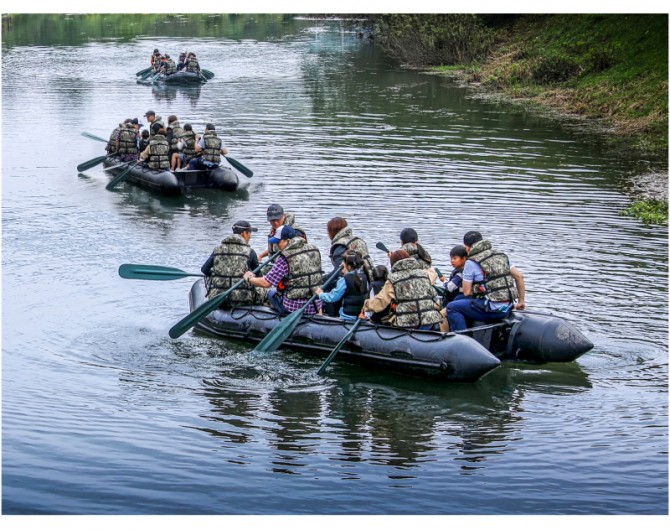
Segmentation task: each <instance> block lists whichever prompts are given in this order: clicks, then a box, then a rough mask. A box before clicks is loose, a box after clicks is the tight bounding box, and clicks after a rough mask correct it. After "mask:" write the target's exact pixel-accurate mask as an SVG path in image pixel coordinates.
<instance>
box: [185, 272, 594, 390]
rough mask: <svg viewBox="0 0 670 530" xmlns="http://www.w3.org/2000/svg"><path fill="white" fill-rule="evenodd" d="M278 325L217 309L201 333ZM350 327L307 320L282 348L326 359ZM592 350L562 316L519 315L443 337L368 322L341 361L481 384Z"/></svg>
mask: <svg viewBox="0 0 670 530" xmlns="http://www.w3.org/2000/svg"><path fill="white" fill-rule="evenodd" d="M206 300H207V299H206V288H205V284H204V281H203V280H198V281H196V282H195V283H194V284H193V287H192V288H191V292H190V296H189V303H190V308H191V311H193V310H194V309H195V308H196V307H198V306H199V305H201V304H202V303H203V302H205V301H206ZM280 321H281V320H280V319H279V318H278V317H277V315H276V313H275V312H274V311H272V310H271V309H270V308H269V307H265V306H249V307H240V308H235V309H232V310H230V309H217V310H216V311H214V312H213V313H211V314H210V315H209V316H208V317H207V318H205V319H203V320H201V321H200V322H199V323H198V324H197V325H196V328H198V329H200V330H202V331H205V332H207V333H209V334H212V335H215V336H218V337H225V338H235V339H242V340H245V341H250V342H254V343H257V342H260V341H261V340H262V339H263V338H264V337H265V335H267V334H268V333H269V332H270V331H271V330H272V329H274V327H275V326H276V325H277V324H278V323H279V322H280ZM352 325H353V323H348V322H342V321H341V320H339V319H335V318H329V317H324V316H318V315H315V316H311V317H308V316H304V317H303V319H302V321H301V323H300V324H299V325H298V327H297V328H296V330H295V331H294V333H293V335H291V337H290V338H289V339H288V340H286V341H285V342H284V343H283V345H284V346H285V347H290V348H294V349H300V350H303V351H307V352H309V353H312V354H315V355H319V356H323V357H325V356H327V355H328V354H329V353H330V352H331V351H332V350H333V348H334V347H335V346H336V345H337V343H338V342H339V341H340V339H341V338H342V337H343V336H344V335H346V333H347V331H348V330H349V329H350V328H351V326H352ZM592 348H593V344H592V343H591V342H590V341H589V340H588V339H587V338H586V337H585V336H584V335H582V334H581V333H580V332H579V331H578V330H577V329H576V328H575V327H574V326H572V325H571V324H570V323H568V322H566V321H564V320H563V319H561V318H558V317H555V316H553V315H547V314H538V313H530V312H518V313H513V314H512V315H511V316H510V317H508V318H506V319H504V320H502V321H500V322H498V323H495V324H487V325H482V326H476V327H473V328H469V329H468V330H465V331H463V332H459V333H446V334H445V333H439V332H434V331H420V330H405V329H401V328H394V327H389V326H377V325H374V324H371V323H369V322H365V323H363V324H362V325H361V326H360V327H359V328H358V330H357V331H356V332H355V333H354V335H353V336H352V338H351V340H350V341H349V342H348V343H347V344H345V345H344V346H343V348H342V349H341V350H340V353H339V356H338V359H342V360H346V361H349V362H354V363H359V364H365V365H374V366H377V367H381V368H383V369H386V370H390V371H394V372H401V373H407V374H412V375H419V376H428V377H431V378H438V379H445V380H449V381H476V380H477V379H479V378H481V377H482V376H484V375H486V374H487V373H488V372H489V371H491V370H493V369H494V368H496V367H497V366H498V365H499V363H500V360H518V361H525V362H531V363H546V362H569V361H573V360H575V359H576V358H578V357H579V356H580V355H583V354H584V353H586V352H588V351H589V350H591V349H592Z"/></svg>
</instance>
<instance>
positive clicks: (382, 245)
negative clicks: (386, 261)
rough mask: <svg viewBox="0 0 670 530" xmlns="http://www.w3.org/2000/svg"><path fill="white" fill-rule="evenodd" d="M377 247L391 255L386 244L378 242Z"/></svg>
mask: <svg viewBox="0 0 670 530" xmlns="http://www.w3.org/2000/svg"><path fill="white" fill-rule="evenodd" d="M375 247H377V248H378V249H379V250H381V251H382V252H386V253H387V254H390V253H391V251H390V250H389V249H387V248H386V245H385V244H384V243H382V242H381V241H378V242H377V244H376V245H375Z"/></svg>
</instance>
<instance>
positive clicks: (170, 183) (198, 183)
mask: <svg viewBox="0 0 670 530" xmlns="http://www.w3.org/2000/svg"><path fill="white" fill-rule="evenodd" d="M224 160H225V159H223V158H222V162H223V161H224ZM134 163H135V162H130V164H131V165H132V164H134ZM103 166H104V167H106V168H107V170H108V171H109V172H110V173H111V174H112V175H115V176H116V175H118V174H119V173H122V172H123V171H125V170H126V169H128V163H123V162H122V161H121V159H120V158H118V157H115V156H113V157H109V158H107V160H105V161H104V162H103ZM126 179H127V180H128V182H132V183H134V184H137V185H138V186H142V187H143V188H147V189H150V190H153V191H158V192H161V193H165V194H168V195H181V194H183V193H186V192H188V191H191V190H198V189H216V190H222V191H236V190H237V188H238V187H239V185H240V180H239V177H238V175H237V173H236V172H235V170H234V169H233V168H232V167H227V166H225V165H220V166H219V167H216V168H214V169H207V170H186V171H176V172H172V171H170V170H158V169H150V168H148V167H146V166H144V165H138V166H136V167H134V168H132V169H131V170H130V173H129V174H128V176H127V177H126Z"/></svg>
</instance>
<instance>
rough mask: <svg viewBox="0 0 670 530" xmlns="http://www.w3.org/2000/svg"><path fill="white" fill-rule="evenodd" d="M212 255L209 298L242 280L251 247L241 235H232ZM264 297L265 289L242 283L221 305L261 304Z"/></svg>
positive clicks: (247, 266)
mask: <svg viewBox="0 0 670 530" xmlns="http://www.w3.org/2000/svg"><path fill="white" fill-rule="evenodd" d="M213 255H214V264H213V265H212V275H211V276H210V282H211V283H210V285H209V290H208V291H207V296H208V297H209V298H213V297H214V296H216V295H217V294H219V293H222V292H223V291H226V290H228V289H230V288H231V287H232V286H233V284H235V283H237V282H238V281H240V279H242V276H243V275H244V273H245V272H247V271H248V270H249V256H250V255H251V247H250V246H249V243H247V242H246V241H245V239H244V238H243V237H242V236H241V235H239V234H232V235H230V236H228V237H227V238H225V239H224V240H223V241H221V244H220V245H219V246H218V247H216V248H215V249H214V252H213ZM265 297H266V290H265V289H263V288H261V287H255V286H253V285H251V284H249V283H247V282H244V283H242V284H241V285H240V286H239V287H237V288H236V289H235V290H234V291H233V292H232V293H230V296H229V297H228V298H227V299H226V300H225V301H224V304H223V305H224V306H227V307H232V306H237V305H254V304H261V303H263V300H264V299H265Z"/></svg>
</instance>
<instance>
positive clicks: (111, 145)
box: [105, 123, 123, 153]
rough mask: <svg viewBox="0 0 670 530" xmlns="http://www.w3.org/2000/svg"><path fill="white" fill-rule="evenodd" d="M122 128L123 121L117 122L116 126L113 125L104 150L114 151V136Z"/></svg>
mask: <svg viewBox="0 0 670 530" xmlns="http://www.w3.org/2000/svg"><path fill="white" fill-rule="evenodd" d="M122 128H123V123H119V124H118V125H117V126H116V127H114V130H113V131H112V134H110V135H109V141H108V142H107V147H105V151H107V152H108V153H114V152H115V151H116V137H117V136H118V135H119V131H120V130H121V129H122Z"/></svg>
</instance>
